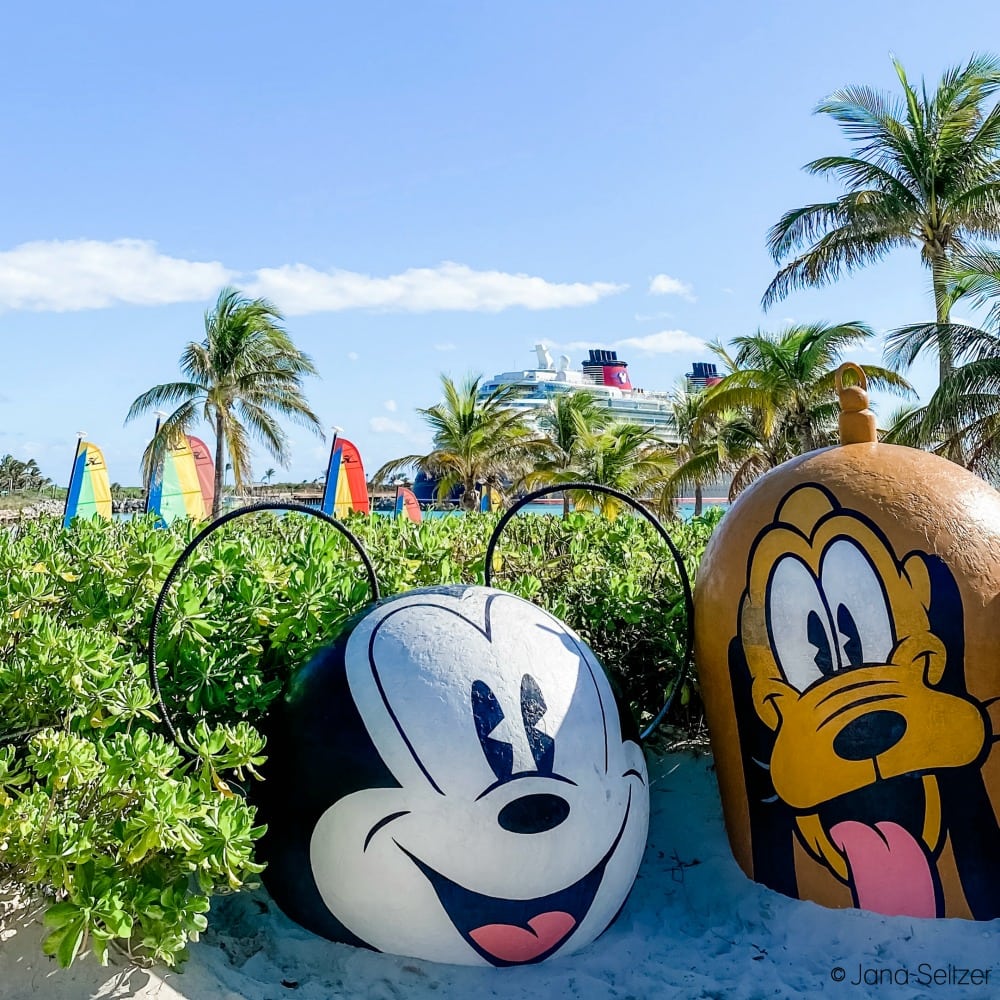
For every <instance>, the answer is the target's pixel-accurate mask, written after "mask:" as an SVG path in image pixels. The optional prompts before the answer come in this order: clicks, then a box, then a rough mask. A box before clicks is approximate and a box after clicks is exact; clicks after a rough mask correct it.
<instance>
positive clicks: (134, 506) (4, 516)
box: [0, 500, 146, 523]
mask: <svg viewBox="0 0 1000 1000" xmlns="http://www.w3.org/2000/svg"><path fill="white" fill-rule="evenodd" d="M111 509H112V510H113V511H114V513H116V514H141V513H142V512H143V511H144V510H145V509H146V501H145V500H115V501H114V503H113V504H112V505H111ZM64 510H65V503H64V502H63V501H62V500H37V501H36V502H35V503H33V504H30V505H29V506H27V507H22V508H21V509H20V510H13V509H12V510H0V523H3V522H5V521H21V520H28V521H33V520H34V519H35V518H38V517H62V516H63V511H64Z"/></svg>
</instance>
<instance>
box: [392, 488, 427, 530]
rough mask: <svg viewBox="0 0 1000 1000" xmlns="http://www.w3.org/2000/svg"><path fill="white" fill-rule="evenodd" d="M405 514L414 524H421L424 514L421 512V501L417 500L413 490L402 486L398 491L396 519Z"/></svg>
mask: <svg viewBox="0 0 1000 1000" xmlns="http://www.w3.org/2000/svg"><path fill="white" fill-rule="evenodd" d="M400 514H405V515H406V516H407V517H408V518H409V519H410V520H411V521H412V522H413V523H414V524H420V522H421V521H422V520H423V517H424V515H423V513H422V512H421V510H420V501H419V500H417V498H416V496H415V495H414V493H413V490H409V489H407V488H406V487H405V486H400V487H398V488H397V489H396V513H395V515H394V516H395V517H399V515H400Z"/></svg>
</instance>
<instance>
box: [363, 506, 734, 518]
mask: <svg viewBox="0 0 1000 1000" xmlns="http://www.w3.org/2000/svg"><path fill="white" fill-rule="evenodd" d="M709 507H722V508H723V509H726V508H728V507H729V504H728V503H721V502H720V503H711V504H708V503H706V504H703V510H708V508H709ZM675 508H676V510H677V513H678V514H679V515H680V517H681V518H683V519H684V520H685V521H688V520H690V519H691V518H692V517H694V504H693V503H679V504H675ZM562 510H563V509H562V503H529V504H525V505H524V506H523V507H522V508H521V509H520V511H518V513H519V514H548V515H559V516H562ZM375 513H377V514H383V515H385V516H387V517H392V514H393V512H392V511H391V510H380V511H376V512H375ZM461 513H462V511H460V510H425V511H424V512H423V515H424V517H427V518H434V517H456V516H458V515H460V514H461Z"/></svg>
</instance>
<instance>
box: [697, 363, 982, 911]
mask: <svg viewBox="0 0 1000 1000" xmlns="http://www.w3.org/2000/svg"><path fill="white" fill-rule="evenodd" d="M847 367H851V368H853V369H854V370H855V371H856V373H857V374H858V376H859V381H860V384H859V385H854V386H845V385H843V383H842V381H841V378H840V377H838V382H839V388H840V392H841V405H842V408H843V411H844V412H843V413H842V415H841V437H842V441H843V444H842V445H841V446H839V447H834V448H826V449H823V450H820V451H814V452H811V453H809V454H807V455H803V456H802V457H800V458H796V459H793V460H792V461H790V462H786V463H785V464H784V465H782V466H780V467H779V468H777V469H774V470H773V471H771V472H770V473H768V474H767V475H765V476H764V477H762V478H761V479H760V480H759V481H758V482H757V483H755V484H754V485H753V487H751V488H750V489H749V490H747V492H746V493H744V494H743V495H742V496H741V497H740V498H739V499H738V500H737V501H736V503H735V504H734V505H733V508H732V509H731V510H730V511H729V513H727V514H726V516H725V518H724V519H723V521H722V523H721V524H720V526H719V529H718V530H717V531H716V533H715V535H714V536H713V538H712V541H711V544H710V546H709V548H708V550H707V551H706V553H705V556H704V558H703V560H702V564H701V569H700V572H699V576H698V581H697V585H696V589H695V655H696V661H697V664H698V671H699V676H700V678H701V681H702V691H703V694H704V698H705V708H706V714H707V717H708V723H709V727H710V732H711V736H712V745H713V751H714V755H715V761H716V767H717V773H718V777H719V784H720V788H721V791H722V801H723V809H724V812H725V817H726V826H727V830H728V833H729V839H730V843H731V845H732V848H733V853H734V854H735V856H736V859H737V861H738V862H739V863H740V866H741V867H742V868H743V870H744V871H745V872H746V873H747V874H748V875H750V876H751V877H752V878H754V879H756V880H757V881H759V882H762V883H764V884H765V885H768V886H770V887H771V888H773V889H776V890H778V891H780V892H783V893H786V894H788V895H791V896H798V897H800V898H802V899H810V900H813V901H815V902H817V903H822V904H825V905H827V906H834V907H851V906H856V907H861V908H863V909H867V910H872V911H875V912H878V913H883V914H896V915H907V916H914V917H916V916H920V917H936V916H957V917H973V918H976V919H981V920H990V919H994V918H996V917H998V916H1000V753H998V751H997V749H996V747H997V742H998V740H1000V656H998V652H1000V614H998V613H997V604H998V600H1000V494H998V493H997V492H996V491H995V490H994V489H993V488H992V487H991V486H989V485H988V484H987V483H985V482H984V481H983V480H981V479H978V478H977V477H976V476H974V475H972V474H971V473H969V472H966V471H965V470H964V469H962V468H960V467H958V466H957V465H954V464H953V463H951V462H948V461H946V460H945V459H942V458H938V457H936V456H934V455H931V454H928V453H926V452H921V451H917V450H915V449H912V448H903V447H897V446H893V445H887V444H882V443H879V442H878V441H877V440H876V434H875V423H874V418H873V417H872V415H871V413H870V412H869V411H868V410H867V397H866V395H865V393H864V376H863V372H860V370H858V369H857V368H856V366H847ZM838 374H839V373H838Z"/></svg>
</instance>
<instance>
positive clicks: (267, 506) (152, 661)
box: [148, 501, 382, 743]
mask: <svg viewBox="0 0 1000 1000" xmlns="http://www.w3.org/2000/svg"><path fill="white" fill-rule="evenodd" d="M265 510H278V511H291V512H294V513H297V514H308V515H309V516H310V517H315V518H318V519H319V520H320V521H325V522H326V523H327V524H329V525H331V526H332V527H333V528H336V530H337V531H339V532H340V533H341V534H342V535H343V536H344V537H345V538H346V539H347V540H348V541H349V542H350V543H351V545H353V546H354V548H355V550H356V551H357V553H358V555H359V556H361V561H362V562H363V563H364V566H365V572H366V573H367V574H368V587H369V589H370V590H371V595H372V602H375V601H377V600H379V599H380V597H381V596H382V595H381V591H380V589H379V585H378V579H377V577H376V575H375V566H374V565H373V563H372V561H371V558H370V556H369V555H368V552H367V551H366V549H365V547H364V545H362V544H361V541H360V539H359V538H358V537H357V536H356V535H355V534H354V533H353V532H352V531H350V529H348V528H346V527H344V525H343V523H342V522H340V521H337V520H336V519H334V518H332V517H330V516H329V514H324V513H323V512H322V511H321V510H317V509H316V508H315V507H307V506H306V505H305V504H299V503H278V502H273V501H263V502H261V503H255V504H250V505H248V506H246V507H240V508H239V509H238V510H233V511H230V512H229V513H228V514H223V515H222V517H220V518H218V519H217V520H215V521H213V522H212V523H211V524H209V525H208V526H207V527H205V528H203V529H202V530H201V531H199V532H198V534H197V535H195V537H194V538H193V539H192V540H191V541H190V542H188V544H187V546H186V547H185V548H184V551H183V552H182V553H181V554H180V555H179V556H178V557H177V561H176V562H175V563H174V565H173V566H172V567H171V569H170V572H169V573H168V574H167V578H166V580H164V581H163V586H162V587H161V588H160V593H159V595H158V596H157V598H156V604H155V605H154V606H153V619H152V621H151V622H150V625H149V657H148V664H149V684H150V687H152V689H153V693H154V694H155V695H156V701H157V704H158V705H159V707H160V712H161V713H162V718H163V723H164V725H165V726H166V727H167V729H168V730H169V732H170V735H171V737H172V738H173V740H174V742H175V743H179V742H180V741H179V740H178V737H177V730H176V729H175V727H174V724H173V721H172V720H171V718H170V712H169V711H168V710H167V706H166V704H165V703H164V701H163V694H162V692H161V691H160V679H159V676H158V675H157V671H156V640H157V636H158V634H159V630H160V618H161V617H162V615H163V605H164V603H165V601H166V599H167V594H168V592H169V591H170V587H171V585H172V584H173V582H174V580H175V579H176V578H177V576H178V574H179V573H180V571H181V569H182V568H183V566H184V564H185V563H186V562H187V560H188V558H189V557H190V556H191V554H192V553H193V552H194V550H195V549H196V548H198V546H199V545H200V544H201V543H202V542H203V541H204V540H205V539H206V538H208V536H209V535H211V534H212V533H213V532H215V531H218V530H219V528H221V527H222V526H223V525H225V524H227V523H228V522H230V521H234V520H236V518H238V517H244V516H246V515H247V514H258V513H260V512H261V511H265Z"/></svg>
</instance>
